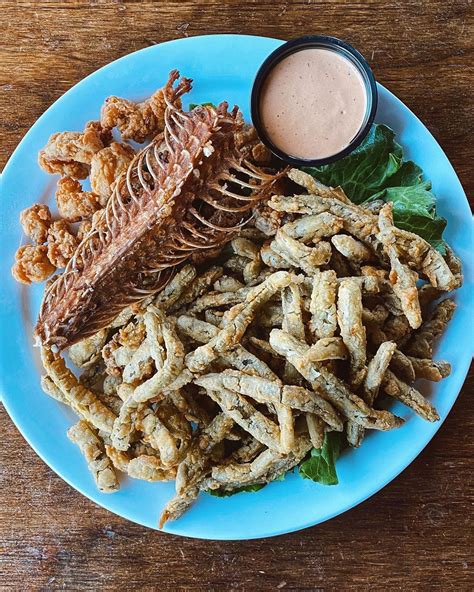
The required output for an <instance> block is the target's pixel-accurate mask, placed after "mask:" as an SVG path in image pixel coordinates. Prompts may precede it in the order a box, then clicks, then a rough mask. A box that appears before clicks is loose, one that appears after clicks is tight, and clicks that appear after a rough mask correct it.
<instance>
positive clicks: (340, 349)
mask: <svg viewBox="0 0 474 592" xmlns="http://www.w3.org/2000/svg"><path fill="white" fill-rule="evenodd" d="M305 357H306V359H307V360H308V362H324V361H326V360H347V358H348V357H349V353H348V351H347V347H346V346H345V345H344V342H343V340H342V338H341V337H323V338H322V339H318V341H316V343H314V344H313V345H312V346H311V347H310V348H309V349H308V351H307V353H306V354H305Z"/></svg>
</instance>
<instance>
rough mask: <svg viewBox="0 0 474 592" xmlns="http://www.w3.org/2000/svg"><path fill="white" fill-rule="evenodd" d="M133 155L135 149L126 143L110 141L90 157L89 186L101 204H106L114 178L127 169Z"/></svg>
mask: <svg viewBox="0 0 474 592" xmlns="http://www.w3.org/2000/svg"><path fill="white" fill-rule="evenodd" d="M134 156H135V151H134V149H133V148H132V147H131V146H129V145H128V144H120V143H119V142H112V143H111V144H110V146H107V148H103V149H102V150H100V151H99V152H97V153H96V154H94V156H93V157H92V160H91V172H90V182H91V188H92V191H93V192H94V193H95V194H96V195H97V196H98V199H99V203H100V205H101V206H105V205H106V203H107V201H108V199H109V197H110V196H111V195H112V191H113V188H114V184H115V180H116V179H117V177H119V176H120V175H121V174H122V173H123V172H125V171H126V170H127V169H128V165H129V164H130V163H131V162H132V159H133V157H134Z"/></svg>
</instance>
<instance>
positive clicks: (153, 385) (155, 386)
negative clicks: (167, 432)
mask: <svg viewBox="0 0 474 592" xmlns="http://www.w3.org/2000/svg"><path fill="white" fill-rule="evenodd" d="M144 316H145V319H146V321H145V322H147V323H154V324H156V325H157V326H159V330H160V331H161V333H162V335H163V340H164V343H165V348H166V360H165V362H164V363H163V366H162V367H161V368H159V369H158V371H157V373H156V374H155V375H154V376H152V377H151V378H149V379H148V380H147V381H145V382H143V383H142V384H140V385H139V386H138V387H137V388H136V389H135V391H134V393H133V398H134V399H135V401H139V402H143V401H148V400H149V399H152V398H153V397H156V396H157V395H158V394H159V393H160V392H161V391H163V390H164V389H166V388H167V387H169V385H170V384H172V383H173V381H174V380H175V379H176V378H177V377H178V376H179V375H180V374H181V371H182V370H183V367H184V353H185V352H184V347H183V344H182V343H181V341H180V339H179V337H178V335H177V334H176V331H175V328H174V326H173V324H172V323H171V322H170V321H169V320H167V319H166V318H165V316H164V315H163V313H162V312H161V311H160V310H159V309H157V308H155V307H152V306H150V307H148V310H147V312H146V313H145V315H144ZM150 346H151V347H153V343H150Z"/></svg>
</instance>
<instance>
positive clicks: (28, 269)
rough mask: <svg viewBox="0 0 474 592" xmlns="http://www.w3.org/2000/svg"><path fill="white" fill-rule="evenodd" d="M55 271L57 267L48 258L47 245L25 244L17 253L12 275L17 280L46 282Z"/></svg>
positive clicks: (28, 282)
mask: <svg viewBox="0 0 474 592" xmlns="http://www.w3.org/2000/svg"><path fill="white" fill-rule="evenodd" d="M55 271H56V267H55V266H54V265H53V264H52V263H51V261H50V260H49V259H48V247H47V246H46V245H24V246H23V247H20V248H19V249H18V250H17V252H16V253H15V264H14V265H13V267H12V276H13V277H14V278H15V279H16V281H17V282H21V283H22V284H31V282H44V281H45V280H47V279H48V278H49V276H50V275H52V274H53V273H54V272H55Z"/></svg>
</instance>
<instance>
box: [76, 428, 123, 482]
mask: <svg viewBox="0 0 474 592" xmlns="http://www.w3.org/2000/svg"><path fill="white" fill-rule="evenodd" d="M67 435H68V438H69V439H70V440H71V442H74V444H77V445H78V446H79V449H80V451H81V452H82V454H83V455H84V457H85V459H86V461H87V466H88V468H89V471H90V472H91V473H92V475H93V477H94V480H95V482H96V485H97V487H98V489H99V490H100V491H102V493H113V492H114V491H117V490H118V489H119V483H118V480H117V475H116V474H115V470H114V467H113V465H112V462H111V460H110V459H109V457H108V456H107V454H106V452H105V448H104V443H103V442H102V440H101V439H100V438H99V436H98V434H97V432H96V430H94V428H93V427H92V426H91V425H89V424H88V423H87V422H86V421H84V420H81V421H79V422H78V423H76V424H75V425H73V426H72V427H71V428H69V430H68V433H67Z"/></svg>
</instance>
